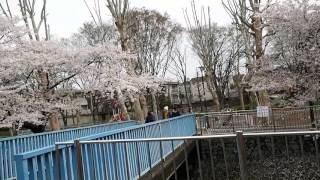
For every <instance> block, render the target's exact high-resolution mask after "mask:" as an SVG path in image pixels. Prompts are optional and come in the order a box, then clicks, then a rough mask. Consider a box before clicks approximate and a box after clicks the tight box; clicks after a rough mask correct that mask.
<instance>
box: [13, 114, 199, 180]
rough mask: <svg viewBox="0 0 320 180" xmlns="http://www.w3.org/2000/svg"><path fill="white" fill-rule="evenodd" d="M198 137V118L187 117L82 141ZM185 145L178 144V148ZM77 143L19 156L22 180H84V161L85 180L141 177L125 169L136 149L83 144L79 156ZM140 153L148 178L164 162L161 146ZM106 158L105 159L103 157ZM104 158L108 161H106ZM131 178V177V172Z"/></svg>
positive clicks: (147, 146)
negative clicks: (79, 165) (151, 171)
mask: <svg viewBox="0 0 320 180" xmlns="http://www.w3.org/2000/svg"><path fill="white" fill-rule="evenodd" d="M195 133H196V121H195V116H194V115H193V114H192V115H185V116H180V117H176V118H172V119H169V120H162V121H157V122H153V123H149V124H143V125H138V126H133V127H128V128H123V129H119V130H115V131H110V132H106V133H99V134H95V135H91V136H88V137H83V138H80V139H79V140H80V142H81V141H89V140H107V139H137V138H152V137H154V138H155V137H177V136H191V135H194V134H195ZM181 144H182V142H181V141H180V142H179V141H175V142H174V148H176V147H178V146H179V145H181ZM75 147H76V146H75V145H74V142H73V141H72V142H67V143H66V142H65V143H63V145H57V146H50V147H47V148H43V149H38V150H36V151H31V152H26V153H21V154H18V155H16V156H15V159H16V161H17V167H18V169H19V171H18V173H17V178H18V180H33V179H43V180H44V179H48V180H56V179H72V180H73V179H75V180H77V179H81V178H80V177H79V168H78V167H77V165H78V164H79V163H77V160H79V157H81V162H82V163H81V164H83V168H80V169H81V170H83V175H84V179H92V180H95V179H128V177H129V178H130V179H134V177H136V176H137V172H138V169H137V168H138V167H137V166H135V165H134V164H132V163H131V164H130V167H129V168H125V167H127V166H126V165H125V162H126V161H125V160H126V159H132V160H133V159H135V158H136V157H137V154H136V153H135V150H134V147H133V145H128V146H126V145H125V144H117V145H115V146H110V145H106V146H102V145H99V144H98V145H88V144H81V150H82V152H81V153H80V154H79V153H77V152H78V151H77V149H76V148H75ZM137 147H138V151H139V152H140V154H141V157H140V159H139V161H140V163H139V173H140V175H141V174H144V173H146V172H148V170H150V168H152V167H154V166H155V165H156V164H157V163H159V162H160V160H161V158H160V151H159V149H160V145H159V144H158V143H155V142H150V143H140V144H139V145H138V146H137ZM162 149H163V154H164V155H168V154H170V152H171V150H172V144H171V143H170V142H167V143H163V148H162ZM102 154H103V156H102ZM143 154H144V155H143ZM102 157H104V158H102ZM129 169H131V170H130V172H131V174H130V175H129V176H128V175H127V170H129Z"/></svg>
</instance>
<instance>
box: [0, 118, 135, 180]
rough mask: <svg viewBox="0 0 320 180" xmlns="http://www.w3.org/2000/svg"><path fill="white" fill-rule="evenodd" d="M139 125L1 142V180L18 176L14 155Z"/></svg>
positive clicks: (97, 127) (106, 126) (128, 123)
mask: <svg viewBox="0 0 320 180" xmlns="http://www.w3.org/2000/svg"><path fill="white" fill-rule="evenodd" d="M134 125H137V122H135V121H126V122H121V123H108V124H100V125H95V126H88V127H82V128H75V129H68V130H61V131H54V132H46V133H40V134H32V135H24V136H16V137H10V138H4V139H1V140H0V180H5V179H8V178H12V177H15V176H16V164H15V161H14V155H15V154H20V153H24V152H29V151H33V150H36V149H39V148H43V147H47V146H50V145H51V146H52V145H54V144H55V143H56V142H61V141H69V140H74V139H77V138H80V137H84V136H89V135H92V134H96V133H101V132H106V131H110V130H114V129H119V128H124V127H129V126H134Z"/></svg>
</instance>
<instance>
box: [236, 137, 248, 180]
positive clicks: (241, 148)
mask: <svg viewBox="0 0 320 180" xmlns="http://www.w3.org/2000/svg"><path fill="white" fill-rule="evenodd" d="M236 134H237V149H238V156H239V165H240V176H241V180H247V178H248V177H247V167H246V158H247V155H246V150H245V148H246V147H245V141H244V136H243V132H242V131H237V133H236Z"/></svg>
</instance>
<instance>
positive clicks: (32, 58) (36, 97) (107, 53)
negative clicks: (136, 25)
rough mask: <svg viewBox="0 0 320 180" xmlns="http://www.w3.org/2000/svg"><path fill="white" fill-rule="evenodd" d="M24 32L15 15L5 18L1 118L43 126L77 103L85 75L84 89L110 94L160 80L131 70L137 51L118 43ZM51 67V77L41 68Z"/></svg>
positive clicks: (0, 49)
mask: <svg viewBox="0 0 320 180" xmlns="http://www.w3.org/2000/svg"><path fill="white" fill-rule="evenodd" d="M23 32H25V31H24V30H23V29H22V28H21V27H18V26H16V25H15V23H14V22H12V21H11V20H8V19H5V18H1V19H0V33H1V35H2V36H1V37H2V38H1V44H0V55H1V57H2V58H1V60H0V98H1V103H0V109H1V112H0V124H1V126H4V125H6V126H11V125H14V126H16V127H17V128H22V127H27V128H31V129H33V130H34V131H36V132H37V131H38V132H39V131H42V130H43V127H45V125H46V123H47V122H48V119H50V118H51V117H50V116H52V115H57V114H58V113H57V112H58V111H59V110H61V109H77V108H79V106H78V102H76V100H75V99H74V98H73V97H74V92H75V91H78V90H79V89H80V88H79V86H81V84H79V83H78V84H76V83H75V82H76V81H77V80H78V79H79V77H81V76H91V77H94V78H92V79H87V81H84V82H83V84H82V90H83V91H84V92H93V91H99V92H100V93H101V94H103V95H105V96H110V94H111V95H112V92H114V91H115V90H117V91H120V92H130V93H134V92H138V91H140V90H141V89H144V88H146V87H151V86H155V87H156V86H157V84H158V80H157V79H155V78H153V77H152V76H149V75H146V74H142V75H140V76H137V75H132V73H130V72H128V71H127V68H126V65H127V64H128V62H127V61H129V60H134V59H135V56H134V55H130V54H128V53H125V52H123V51H121V50H120V49H118V48H116V47H114V46H106V45H103V46H102V45H101V46H96V47H92V46H89V47H81V48H79V47H73V46H62V45H61V44H58V43H57V42H53V41H27V40H25V38H24V37H23ZM39 71H41V72H46V75H47V77H46V78H45V79H46V80H47V81H45V82H44V81H43V77H42V76H41V75H42V74H41V73H39Z"/></svg>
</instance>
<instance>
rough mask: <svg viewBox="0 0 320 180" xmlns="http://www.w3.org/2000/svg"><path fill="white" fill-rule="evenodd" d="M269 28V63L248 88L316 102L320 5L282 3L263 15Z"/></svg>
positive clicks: (307, 1)
mask: <svg viewBox="0 0 320 180" xmlns="http://www.w3.org/2000/svg"><path fill="white" fill-rule="evenodd" d="M265 16H266V17H267V21H268V24H270V27H269V28H268V31H270V32H273V33H274V35H273V36H272V37H270V41H271V45H272V46H271V48H270V54H269V57H268V59H269V61H270V63H266V64H264V65H263V66H262V67H263V68H261V69H260V70H259V72H258V73H257V76H256V77H255V78H254V80H253V81H252V82H251V85H252V88H253V89H256V90H259V89H267V90H269V91H273V92H274V91H276V92H281V91H282V92H283V91H284V92H285V94H286V96H287V97H286V99H289V100H290V99H291V102H297V101H296V100H299V101H316V100H319V95H318V94H319V85H320V84H319V82H320V81H319V77H320V74H319V72H320V68H319V67H320V61H319V57H320V41H319V36H320V5H319V3H317V2H314V1H309V0H306V1H298V0H295V1H291V0H286V1H283V2H278V3H276V4H274V5H273V6H272V7H271V8H270V9H269V10H268V11H267V12H266V14H265Z"/></svg>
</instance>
